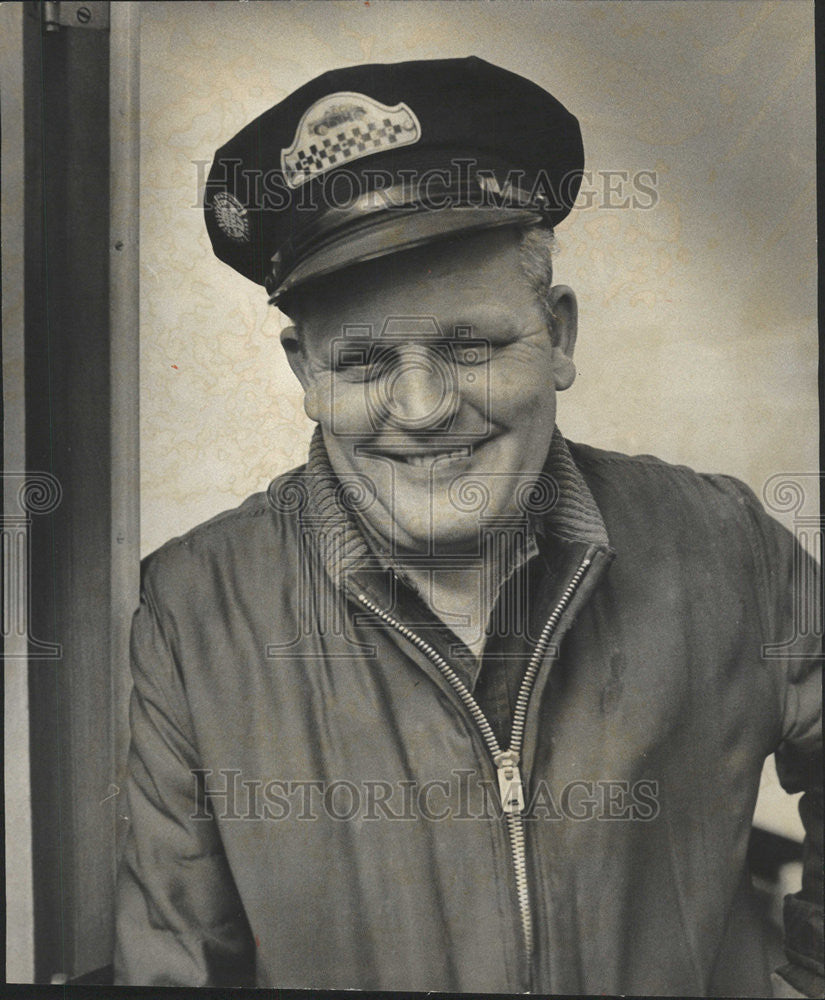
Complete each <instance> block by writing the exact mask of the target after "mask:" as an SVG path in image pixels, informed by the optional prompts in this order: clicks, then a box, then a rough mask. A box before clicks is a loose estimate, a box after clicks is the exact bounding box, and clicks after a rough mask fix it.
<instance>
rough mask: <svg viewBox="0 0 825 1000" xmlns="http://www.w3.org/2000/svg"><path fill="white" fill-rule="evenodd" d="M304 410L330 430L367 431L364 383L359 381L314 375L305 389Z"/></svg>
mask: <svg viewBox="0 0 825 1000" xmlns="http://www.w3.org/2000/svg"><path fill="white" fill-rule="evenodd" d="M304 410H305V412H306V415H307V416H308V417H309V418H310V420H315V421H317V422H318V423H319V424H320V425H321V426H322V427H323V428H324V429H325V430H326V431H329V432H331V433H333V434H366V433H369V432H370V429H371V423H370V414H369V409H368V407H367V405H366V400H365V392H364V386H363V385H362V384H360V383H355V384H352V383H346V384H343V385H342V384H340V383H337V382H336V381H335V380H334V379H332V378H330V377H326V376H324V377H319V378H317V379H313V381H312V382H311V383H310V385H309V386H308V387H307V389H306V392H305V393H304Z"/></svg>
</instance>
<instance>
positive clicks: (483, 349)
mask: <svg viewBox="0 0 825 1000" xmlns="http://www.w3.org/2000/svg"><path fill="white" fill-rule="evenodd" d="M490 356H491V350H490V345H489V344H468V345H467V346H466V347H459V348H458V349H457V350H456V351H455V359H456V362H457V363H458V364H460V365H465V366H467V367H472V366H473V365H485V364H487V362H488V361H489V360H490Z"/></svg>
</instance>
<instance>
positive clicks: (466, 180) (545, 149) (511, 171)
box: [204, 56, 584, 302]
mask: <svg viewBox="0 0 825 1000" xmlns="http://www.w3.org/2000/svg"><path fill="white" fill-rule="evenodd" d="M583 168H584V151H583V148H582V140H581V132H580V130H579V123H578V121H577V120H576V119H575V118H574V117H573V115H571V114H570V112H568V111H567V110H566V109H565V108H564V107H563V106H562V105H561V104H560V103H559V102H558V101H557V100H556V99H555V98H554V97H552V96H551V95H550V94H548V93H547V91H546V90H543V89H542V88H541V87H539V86H538V85H537V84H535V83H531V82H530V81H529V80H525V79H524V77H521V76H518V75H517V74H516V73H511V72H510V71H509V70H505V69H501V68H500V67H498V66H493V65H492V64H490V63H488V62H485V61H484V60H483V59H478V58H476V57H475V56H472V57H470V58H468V59H436V60H427V61H420V62H405V63H386V64H374V65H369V66H350V67H347V68H345V69H338V70H332V71H330V72H328V73H324V74H323V75H322V76H319V77H317V78H316V79H315V80H311V81H310V82H309V83H307V84H304V86H303V87H300V88H299V89H298V90H296V91H295V92H294V93H293V94H290V96H289V97H287V98H286V99H285V100H283V101H281V102H280V103H279V104H276V105H275V106H274V107H272V108H270V109H269V110H268V111H265V112H264V113H263V114H262V115H260V116H259V117H258V118H256V119H255V120H254V121H253V122H251V123H250V124H249V125H247V126H246V128H244V129H242V130H241V131H240V132H239V133H238V134H237V135H236V136H235V137H234V138H232V139H230V140H229V142H227V143H226V144H225V145H224V146H222V147H221V148H220V149H219V150H218V151H217V153H216V154H215V159H214V162H213V163H212V168H211V170H210V172H209V177H208V179H207V182H206V190H205V195H204V209H205V213H206V228H207V230H208V232H209V237H210V239H211V240H212V246H213V248H214V251H215V253H216V254H217V256H218V257H219V258H220V259H221V260H222V261H224V262H225V263H226V264H229V266H230V267H233V268H234V269H235V270H236V271H239V272H240V273H241V274H243V275H245V276H246V277H247V278H250V279H251V280H252V281H255V282H257V283H258V284H261V285H264V286H265V287H266V289H267V291H268V292H269V293H270V296H271V301H273V302H274V301H278V299H279V298H280V297H281V296H283V295H284V294H285V293H286V292H288V291H289V290H290V289H291V288H294V287H295V286H296V285H299V284H301V283H302V282H304V281H307V280H308V279H310V278H314V277H318V276H320V275H323V274H328V273H330V272H332V271H337V270H339V269H340V268H343V267H347V266H348V265H350V264H355V263H358V262H360V261H363V260H369V259H371V258H373V257H380V256H383V255H385V254H389V253H394V252H396V251H399V250H404V249H408V248H410V247H413V246H418V245H419V244H422V243H427V242H430V241H432V240H434V239H439V238H442V237H445V236H449V235H452V234H455V233H460V232H470V231H472V230H478V229H487V228H491V227H493V226H499V225H507V224H511V223H525V224H528V223H532V222H536V223H539V222H544V223H545V224H547V225H550V226H554V225H556V223H558V222H559V221H560V220H561V219H563V218H564V217H565V216H566V215H567V214H568V213H569V212H570V209H571V208H572V207H573V202H574V201H575V199H576V196H577V194H578V191H579V187H580V185H581V179H582V170H583Z"/></svg>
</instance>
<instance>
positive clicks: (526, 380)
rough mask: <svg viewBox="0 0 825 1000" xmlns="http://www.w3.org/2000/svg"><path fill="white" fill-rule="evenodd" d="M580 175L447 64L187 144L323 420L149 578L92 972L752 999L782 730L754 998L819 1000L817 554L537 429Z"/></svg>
mask: <svg viewBox="0 0 825 1000" xmlns="http://www.w3.org/2000/svg"><path fill="white" fill-rule="evenodd" d="M582 167H583V153H582V145H581V136H580V132H579V127H578V123H577V122H576V120H575V119H574V118H573V117H572V115H570V114H569V112H567V111H566V110H565V109H564V108H563V107H562V106H561V105H560V104H559V103H558V101H556V100H555V99H554V98H553V97H551V96H550V95H549V94H548V93H546V92H545V91H544V90H542V89H541V88H539V87H537V86H536V85H535V84H532V83H530V82H529V81H527V80H524V79H522V78H521V77H519V76H516V75H515V74H512V73H510V72H507V71H505V70H503V69H499V68H497V67H495V66H491V65H490V64H488V63H485V62H483V61H481V60H479V59H474V58H472V59H466V60H440V61H436V62H419V63H404V64H398V65H386V66H382V65H372V66H356V67H350V68H347V69H343V70H337V71H333V72H330V73H327V74H325V75H324V76H322V77H319V78H318V79H316V80H313V81H311V82H310V83H308V84H306V85H305V86H304V87H302V88H301V89H300V90H298V91H296V93H294V94H292V95H291V96H290V97H288V98H287V99H286V100H284V101H282V102H280V103H279V104H277V105H275V107H273V108H272V109H270V110H269V111H268V112H266V113H265V114H264V115H262V116H261V117H260V118H258V119H256V120H255V121H254V122H253V123H251V124H250V125H249V126H248V127H247V128H246V129H244V130H243V131H242V132H240V133H239V134H238V135H237V136H235V137H234V138H233V139H231V140H230V141H229V142H228V143H227V144H226V146H224V147H223V148H222V149H221V150H219V151H218V153H217V154H216V158H215V161H214V164H213V167H212V171H211V174H210V178H209V182H208V185H207V191H206V200H205V204H206V218H207V226H208V229H209V232H210V236H211V238H212V242H213V246H214V248H215V251H216V253H217V254H218V256H219V257H221V259H222V260H224V261H226V262H227V263H228V264H230V265H231V266H232V267H234V268H235V269H236V270H238V271H239V272H240V273H241V274H243V275H244V276H246V277H247V278H250V279H252V280H253V281H255V282H257V283H258V284H261V285H264V286H265V287H266V289H267V291H268V293H269V296H270V301H271V302H273V303H274V304H277V305H278V306H279V307H280V308H281V310H282V311H283V312H284V313H285V314H286V315H287V316H288V317H289V320H290V325H289V326H287V327H286V328H285V329H284V331H283V334H282V342H283V346H284V349H285V351H286V354H287V357H288V359H289V363H290V366H291V367H292V370H293V371H294V373H295V375H296V376H297V378H298V379H299V381H300V383H301V386H302V387H303V390H304V394H305V397H304V398H305V408H306V412H307V414H308V415H309V416H310V417H311V418H312V419H313V420H314V421H316V423H317V425H318V427H317V430H316V432H315V434H314V436H313V439H312V442H311V445H310V449H309V456H308V461H307V463H306V465H305V466H304V467H302V468H300V469H297V470H293V471H292V472H290V473H288V474H286V475H285V476H282V477H280V478H279V479H277V480H275V481H274V482H273V484H272V485H271V487H270V489H269V490H268V491H267V493H266V494H259V495H255V496H253V497H251V498H250V499H249V500H248V501H246V503H244V504H243V505H242V506H241V507H239V508H238V509H237V510H235V511H230V512H227V513H225V514H223V515H221V516H219V517H218V518H215V519H213V520H212V521H210V522H208V523H206V524H204V525H201V526H200V527H198V528H196V529H194V530H193V531H192V532H190V533H188V534H187V535H185V536H184V537H182V538H179V539H175V540H173V541H172V542H170V543H168V544H167V545H166V546H164V547H163V548H162V549H160V550H159V551H158V552H156V553H155V554H153V556H151V557H150V558H149V559H148V560H147V561H146V564H145V566H144V572H143V594H142V601H141V607H140V610H139V611H138V613H137V615H136V618H135V623H134V629H133V670H134V678H135V689H134V694H133V700H132V734H133V735H132V752H131V756H130V775H131V776H130V787H129V802H130V817H131V830H130V836H129V840H128V844H127V847H126V853H125V855H124V859H123V863H122V866H121V873H120V879H119V906H118V951H117V957H116V966H117V975H118V978H119V980H120V981H121V982H126V983H135V984H143V985H146V984H152V985H168V984H178V985H252V984H258V985H266V986H279V987H311V988H341V989H343V988H360V989H371V990H375V989H383V990H386V989H396V990H410V989H414V990H442V991H472V992H481V991H485V992H487V991H492V992H501V993H514V992H521V991H533V992H539V993H544V992H547V993H551V992H552V993H557V992H561V993H590V994H593V993H625V994H670V995H676V994H681V995H739V996H744V995H762V994H764V993H766V992H767V991H768V990H769V989H770V985H769V983H770V979H769V977H770V972H771V969H770V968H769V965H768V961H767V958H766V956H765V953H764V948H763V946H762V942H761V939H760V932H759V929H758V925H757V922H756V921H755V918H754V915H753V912H752V909H751V907H750V904H749V877H748V873H747V868H746V851H747V845H748V835H749V832H750V826H751V819H752V815H753V807H754V802H755V799H756V793H757V789H758V785H759V776H760V773H761V770H762V765H763V762H764V760H765V758H766V756H768V755H770V754H772V753H776V759H777V765H778V768H779V773H780V777H781V779H782V782H783V784H784V785H785V787H786V788H787V789H788V790H789V791H791V792H795V791H804V792H805V795H804V796H803V799H802V805H801V811H802V815H803V819H804V820H805V822H806V826H807V829H808V851H807V856H806V869H805V876H804V883H803V890H802V892H801V893H799V894H797V895H795V896H792V897H789V898H788V900H787V901H786V911H785V917H786V929H787V942H786V944H787V954H788V959H789V962H788V964H787V965H786V966H785V967H784V968H783V970H782V974H783V976H784V978H785V980H787V983H788V984H789V985H786V986H785V987H784V989H785V990H786V992H787V993H788V994H791V993H792V992H793V989H794V988H796V989H798V990H803V991H805V992H807V993H808V994H809V995H816V991H817V990H821V979H820V978H818V977H821V975H822V942H821V929H818V928H821V856H822V843H821V809H822V797H821V779H820V777H819V775H818V771H817V768H818V766H819V761H820V756H819V754H820V749H821V727H820V719H821V712H820V705H819V679H818V671H819V668H820V666H821V643H820V640H819V638H818V637H817V636H815V635H812V634H811V633H810V631H808V632H803V631H801V630H799V629H797V628H796V627H795V626H796V624H797V622H798V620H799V619H798V613H799V612H800V608H799V606H798V602H797V598H798V597H799V594H798V593H795V591H794V589H793V581H794V580H795V579H800V575H799V574H800V573H808V574H809V576H808V577H807V578H808V579H809V580H813V581H814V582H816V581H817V579H818V577H817V576H816V572H815V569H813V568H812V567H811V565H810V563H808V562H806V561H805V558H804V556H803V554H802V553H801V551H799V550H798V549H797V548H795V545H794V542H793V539H792V538H791V537H790V536H789V535H788V534H787V533H786V532H784V530H783V529H782V528H780V527H779V525H777V524H776V523H774V522H773V521H772V520H771V519H770V518H768V517H767V516H766V515H765V514H764V513H763V512H762V510H761V508H760V507H759V504H758V503H757V501H756V499H755V498H754V496H753V494H752V493H751V492H750V491H749V490H748V489H747V487H745V486H744V485H742V484H741V483H738V482H736V481H735V480H731V479H729V478H727V477H724V476H700V475H697V474H695V473H693V472H691V471H690V470H688V469H685V468H682V467H674V466H669V465H667V464H665V463H663V462H659V461H658V460H656V459H653V458H650V457H641V458H628V457H626V456H622V455H618V454H613V453H605V452H602V451H598V450H596V449H593V448H589V447H587V446H584V445H573V444H568V442H566V441H565V439H564V438H563V437H562V435H561V433H560V431H559V430H558V428H557V426H556V394H557V392H559V391H561V390H564V389H566V388H567V387H569V386H570V384H571V383H572V382H573V379H574V377H575V367H574V363H573V352H574V346H575V342H576V334H577V309H576V299H575V295H574V294H573V292H572V290H571V289H569V288H567V287H565V286H562V285H553V283H552V263H551V253H552V249H553V226H554V225H555V224H557V223H558V222H560V221H561V220H562V219H564V218H565V217H566V216H567V214H568V213H569V212H570V210H571V208H572V205H573V202H574V200H575V197H576V194H577V191H578V184H579V182H580V179H581V171H582ZM814 599H815V600H816V599H817V598H816V596H815V595H814Z"/></svg>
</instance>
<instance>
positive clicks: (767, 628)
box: [744, 490, 825, 997]
mask: <svg viewBox="0 0 825 1000" xmlns="http://www.w3.org/2000/svg"><path fill="white" fill-rule="evenodd" d="M744 500H745V502H746V503H747V505H748V506H749V507H750V515H751V516H750V518H749V523H750V525H751V527H752V530H753V540H754V546H755V556H756V558H757V560H758V561H759V563H760V572H761V576H762V579H763V586H762V587H761V588H760V590H761V597H762V600H763V607H762V620H763V623H764V633H763V639H764V645H763V654H762V655H763V657H764V658H765V660H766V661H767V662H768V663H769V664H772V665H775V668H776V671H777V677H778V682H779V693H780V711H781V734H780V742H779V745H778V747H777V749H776V754H775V757H776V768H777V773H778V775H779V780H780V783H781V785H782V787H783V788H784V789H785V791H787V792H789V793H791V794H794V793H797V792H802V798H801V799H800V802H799V813H800V816H801V818H802V823H803V825H804V828H805V841H804V844H803V872H802V889H801V891H800V892H797V893H795V894H793V895H789V896H786V897H785V901H784V911H783V912H784V923H785V954H786V957H787V959H788V962H787V964H786V965H784V966H782V968H780V969H779V970H777V971H778V973H779V975H780V976H781V977H782V978H784V979H785V980H786V981H787V982H788V983H789V984H790V985H791V986H792V987H793V988H794V989H796V990H799V991H800V992H801V993H803V994H805V995H807V996H810V997H816V996H818V997H821V996H823V992H824V991H825V969H823V913H822V909H823V907H822V899H823V871H822V866H823V845H822V834H823V810H822V782H823V773H822V664H823V655H822V619H823V611H822V597H823V594H822V571H821V568H820V567H819V566H818V565H817V564H816V562H815V561H814V560H813V559H812V558H811V557H810V556H809V555H808V554H807V553H806V552H805V550H804V549H803V548H802V546H801V545H800V544H799V543H798V541H797V540H796V539H795V538H794V536H793V535H792V534H791V533H790V532H789V531H787V530H786V529H785V528H784V527H782V525H780V524H779V523H778V522H777V521H775V520H774V519H773V518H771V517H769V516H768V515H767V514H766V513H765V512H764V511H763V509H762V507H761V505H760V504H759V503H758V501H757V500H756V498H755V497H754V496H753V494H751V493H750V491H749V490H748V491H747V495H746V496H745V497H744Z"/></svg>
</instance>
